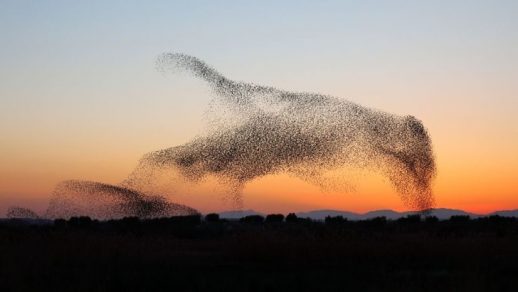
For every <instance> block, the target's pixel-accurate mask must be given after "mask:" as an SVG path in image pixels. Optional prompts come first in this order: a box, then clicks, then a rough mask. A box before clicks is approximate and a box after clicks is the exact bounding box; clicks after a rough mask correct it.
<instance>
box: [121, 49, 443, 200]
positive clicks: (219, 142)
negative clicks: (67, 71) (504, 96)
mask: <svg viewBox="0 0 518 292" xmlns="http://www.w3.org/2000/svg"><path fill="white" fill-rule="evenodd" d="M157 67H158V68H159V70H161V71H163V72H170V71H173V72H174V71H179V70H180V71H182V70H183V71H187V72H189V73H191V74H192V75H194V76H195V77H197V78H200V79H202V80H204V81H206V82H207V83H208V85H209V86H210V88H211V89H212V91H213V93H214V96H215V100H213V102H212V103H211V104H212V111H213V113H215V114H216V115H218V114H219V113H221V115H223V114H228V115H229V119H228V120H227V121H225V120H224V119H220V120H218V123H217V125H216V124H215V125H214V126H213V127H212V128H211V131H210V132H209V134H208V135H206V136H204V137H197V138H195V139H193V140H192V141H191V142H189V143H187V144H185V145H180V146H176V147H171V148H168V149H163V150H159V151H155V152H152V153H149V154H147V155H145V156H144V157H143V158H142V159H141V161H140V163H139V166H138V167H137V168H136V170H135V171H134V172H133V173H132V174H131V175H130V176H129V178H128V179H127V180H126V181H125V182H124V183H123V184H124V185H125V186H128V187H135V188H142V187H144V186H146V185H150V184H151V185H152V181H153V178H154V177H156V176H157V173H160V172H162V171H164V170H166V169H175V170H177V171H179V172H180V173H181V175H182V176H183V177H184V178H187V179H188V180H190V181H192V182H196V181H198V180H200V179H202V178H204V177H206V176H208V175H211V176H215V177H217V178H219V179H220V180H221V181H223V182H224V183H225V184H227V185H228V186H230V188H231V189H232V193H233V194H234V197H235V198H236V200H239V199H240V194H241V191H242V189H243V187H244V185H245V184H246V183H247V182H249V181H251V180H253V179H255V178H257V177H261V176H264V175H268V174H276V173H280V172H286V173H290V174H293V175H295V176H298V177H300V178H302V179H303V180H305V181H307V182H310V183H313V184H316V185H318V186H320V187H321V188H322V189H324V190H326V189H332V188H333V187H334V186H335V184H334V183H333V182H332V181H330V180H329V179H327V178H326V173H327V172H329V171H332V170H334V169H337V168H341V167H342V168H343V167H350V166H353V167H356V168H358V167H359V168H365V169H369V170H377V171H379V172H381V173H382V174H383V175H385V176H386V177H387V178H388V179H389V180H390V181H391V182H392V184H393V186H394V187H395V188H396V190H397V191H398V192H399V193H400V194H401V198H402V199H403V201H404V202H405V203H406V204H407V205H408V206H410V207H412V208H415V209H428V208H431V207H432V206H433V204H434V200H433V195H432V189H431V184H432V181H433V178H434V177H435V174H436V166H435V161H434V155H433V150H432V144H431V140H430V137H429V135H428V132H427V130H426V129H425V127H424V126H423V124H422V123H421V122H420V121H419V120H418V119H416V118H415V117H413V116H404V117H401V116H397V115H393V114H389V113H385V112H381V111H377V110H373V109H369V108H366V107H363V106H360V105H357V104H355V103H353V102H350V101H347V100H344V99H339V98H336V97H332V96H328V95H323V94H318V93H297V92H290V91H285V90H280V89H277V88H274V87H268V86H260V85H257V84H253V83H245V82H236V81H232V80H230V79H228V78H226V77H224V76H223V75H221V74H220V73H219V72H217V71H216V70H215V69H214V68H212V67H210V66H208V65H207V64H206V63H204V62H203V61H201V60H199V59H198V58H196V57H193V56H189V55H185V54H180V53H165V54H162V55H161V56H160V57H159V58H158V60H157Z"/></svg>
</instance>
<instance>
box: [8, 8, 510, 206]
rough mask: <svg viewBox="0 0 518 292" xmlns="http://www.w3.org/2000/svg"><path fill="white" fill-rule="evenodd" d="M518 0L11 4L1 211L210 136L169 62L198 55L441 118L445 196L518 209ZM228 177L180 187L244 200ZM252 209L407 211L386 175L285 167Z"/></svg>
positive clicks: (192, 193) (258, 190)
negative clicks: (301, 173)
mask: <svg viewBox="0 0 518 292" xmlns="http://www.w3.org/2000/svg"><path fill="white" fill-rule="evenodd" d="M517 14H518V2H517V1H489V0H487V1H456V0H453V1H4V0H0V36H1V45H0V216H2V214H5V211H6V209H7V208H8V207H9V206H10V205H20V206H24V207H29V208H33V209H35V210H37V211H39V212H42V211H43V210H44V209H45V207H46V205H47V203H48V200H49V199H50V196H51V193H52V191H53V188H54V186H55V184H56V183H58V182H60V181H62V180H66V179H84V180H93V181H99V182H104V183H111V184H117V183H119V182H121V181H122V180H123V179H124V178H125V177H126V176H127V175H128V174H129V173H130V172H131V170H132V169H133V168H134V167H135V166H136V164H137V161H138V159H139V158H140V157H141V156H142V155H143V154H145V153H148V152H150V151H154V150H158V149H163V148H168V147H172V146H176V145H181V144H183V143H186V142H188V141H190V140H191V139H192V138H193V137H195V136H200V135H203V134H204V133H206V130H207V126H206V122H207V121H206V119H205V118H204V117H205V115H204V113H205V112H206V110H207V108H208V103H209V100H210V98H211V95H210V92H209V90H208V88H207V86H206V85H204V84H203V83H202V82H200V81H198V80H195V79H194V78H192V77H190V76H188V75H181V74H180V75H174V76H170V75H164V74H161V73H159V72H157V70H156V68H155V59H156V57H157V56H158V55H159V54H161V53H163V52H184V53H188V54H190V55H194V56H197V57H199V58H201V59H202V60H205V61H206V62H207V63H209V64H211V65H212V66H214V67H215V68H217V69H218V70H219V71H220V72H221V73H223V74H224V75H226V76H227V77H229V78H231V79H235V80H242V81H248V82H254V83H259V84H264V85H272V86H276V87H278V88H283V89H287V90H292V91H308V92H319V93H324V94H329V95H333V96H337V97H340V98H344V99H347V100H350V101H353V102H355V103H358V104H361V105H364V106H367V107H371V108H375V109H379V110H383V111H387V112H390V113H394V114H398V115H414V116H416V117H417V118H419V119H420V120H421V121H422V122H423V123H424V125H425V126H426V127H427V129H428V131H429V133H430V136H431V139H432V141H433V145H434V151H435V155H436V159H437V168H438V175H437V178H436V180H435V183H434V188H433V189H434V194H435V198H436V203H437V207H446V208H459V209H464V210H467V211H472V212H479V213H487V212H491V211H494V210H501V209H518V151H517V149H518V117H517V115H516V110H517V109H518V82H517V81H518V69H517V68H518V49H517V48H518V18H517V17H516V15H517ZM213 184H214V182H213V181H210V180H209V181H208V182H206V183H205V184H203V185H202V186H192V187H191V186H184V187H183V189H182V191H181V192H179V193H178V194H174V195H173V196H172V197H170V199H171V200H172V201H175V202H179V203H185V204H188V205H190V206H192V207H194V208H197V209H199V210H200V211H202V212H209V211H219V210H226V209H231V208H232V207H233V206H232V204H231V203H229V202H228V200H225V195H224V194H218V192H217V191H214V187H213ZM243 202H244V206H243V207H244V208H245V209H255V210H258V211H262V212H289V211H303V210H311V209H341V210H350V211H357V212H365V211H369V210H373V209H395V210H405V209H406V208H407V207H406V206H405V205H404V204H403V203H402V202H401V201H400V199H399V197H398V195H397V193H396V192H395V191H393V190H392V188H391V187H390V184H389V183H388V182H387V181H386V180H385V179H384V178H383V177H381V176H379V175H376V174H372V173H368V174H366V175H365V176H363V177H362V178H361V179H358V182H357V187H356V190H354V191H347V192H345V191H343V192H322V191H321V190H320V189H319V188H317V187H315V186H312V185H310V184H307V183H306V182H304V181H301V180H299V179H296V178H293V177H290V176H288V175H286V174H279V175H271V176H267V177H264V178H259V179H256V180H254V181H252V182H251V183H249V184H248V185H247V186H246V187H245V190H244V194H243Z"/></svg>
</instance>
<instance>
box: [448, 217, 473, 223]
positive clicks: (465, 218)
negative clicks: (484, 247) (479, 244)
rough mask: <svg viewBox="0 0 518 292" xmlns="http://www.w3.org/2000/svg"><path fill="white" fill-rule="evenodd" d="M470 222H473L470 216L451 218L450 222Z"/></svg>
mask: <svg viewBox="0 0 518 292" xmlns="http://www.w3.org/2000/svg"><path fill="white" fill-rule="evenodd" d="M469 220H471V218H470V217H469V215H453V216H451V217H450V222H457V223H465V222H469Z"/></svg>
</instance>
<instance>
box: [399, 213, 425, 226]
mask: <svg viewBox="0 0 518 292" xmlns="http://www.w3.org/2000/svg"><path fill="white" fill-rule="evenodd" d="M397 221H398V222H400V223H414V224H415V223H420V222H421V214H413V215H407V216H406V217H402V218H399V219H398V220H397Z"/></svg>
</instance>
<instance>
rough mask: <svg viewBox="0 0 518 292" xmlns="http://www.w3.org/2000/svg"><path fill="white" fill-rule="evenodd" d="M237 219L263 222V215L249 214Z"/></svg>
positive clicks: (246, 221) (247, 221)
mask: <svg viewBox="0 0 518 292" xmlns="http://www.w3.org/2000/svg"><path fill="white" fill-rule="evenodd" d="M239 221H241V222H244V223H263V221H264V217H263V216H261V215H249V216H245V217H243V218H241V219H240V220H239Z"/></svg>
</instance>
